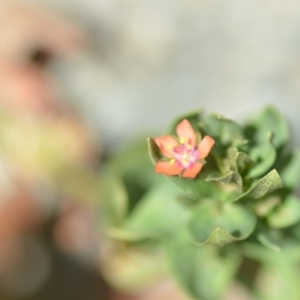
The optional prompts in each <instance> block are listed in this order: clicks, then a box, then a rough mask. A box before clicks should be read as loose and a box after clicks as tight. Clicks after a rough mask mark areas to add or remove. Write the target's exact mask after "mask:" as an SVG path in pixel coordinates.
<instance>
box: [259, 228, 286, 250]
mask: <svg viewBox="0 0 300 300" xmlns="http://www.w3.org/2000/svg"><path fill="white" fill-rule="evenodd" d="M257 239H258V240H259V241H260V242H261V244H262V245H264V246H265V247H267V248H268V249H270V250H273V251H280V250H281V248H282V240H281V236H280V233H279V232H278V231H277V230H271V229H261V230H260V232H259V233H258V234H257Z"/></svg>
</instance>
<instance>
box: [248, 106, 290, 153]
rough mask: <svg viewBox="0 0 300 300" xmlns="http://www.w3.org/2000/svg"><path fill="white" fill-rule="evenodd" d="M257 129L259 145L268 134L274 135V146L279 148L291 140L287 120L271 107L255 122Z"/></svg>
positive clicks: (256, 135)
mask: <svg viewBox="0 0 300 300" xmlns="http://www.w3.org/2000/svg"><path fill="white" fill-rule="evenodd" d="M253 125H254V126H255V127H257V131H256V133H255V140H256V143H257V144H260V143H263V142H264V139H265V135H266V134H267V132H273V133H274V140H273V143H274V146H275V147H276V148H279V147H280V146H283V145H284V144H285V143H287V142H288V140H289V138H290V133H289V127H288V124H287V122H286V120H285V118H284V117H283V116H282V115H281V114H280V112H279V111H278V110H277V108H276V107H274V106H272V105H270V106H268V107H266V108H265V110H264V111H263V112H262V113H261V114H260V116H259V117H258V118H257V119H256V120H255V121H254V122H253Z"/></svg>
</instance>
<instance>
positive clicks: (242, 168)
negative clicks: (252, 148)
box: [235, 152, 254, 174]
mask: <svg viewBox="0 0 300 300" xmlns="http://www.w3.org/2000/svg"><path fill="white" fill-rule="evenodd" d="M253 163H254V162H253V160H252V159H251V158H250V157H249V156H248V155H247V154H246V153H244V152H237V154H236V157H235V170H236V171H238V173H239V174H243V173H244V172H246V171H247V170H248V169H249V168H250V167H251V166H252V165H253Z"/></svg>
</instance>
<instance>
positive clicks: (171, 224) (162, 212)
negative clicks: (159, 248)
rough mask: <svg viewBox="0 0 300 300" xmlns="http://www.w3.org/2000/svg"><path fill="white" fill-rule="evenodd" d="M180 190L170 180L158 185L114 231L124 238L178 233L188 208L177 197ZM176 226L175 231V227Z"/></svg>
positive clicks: (160, 236)
mask: <svg viewBox="0 0 300 300" xmlns="http://www.w3.org/2000/svg"><path fill="white" fill-rule="evenodd" d="M179 195H180V190H179V189H178V188H177V187H176V186H174V185H172V184H171V183H170V182H168V181H163V182H162V183H161V184H159V185H156V186H154V187H153V188H152V189H150V190H149V191H148V192H147V193H146V195H145V196H144V197H143V198H142V199H141V200H140V201H139V203H138V204H137V205H136V207H135V208H134V210H133V212H132V213H131V214H130V216H129V217H128V218H127V219H126V220H125V221H124V223H123V224H122V226H121V227H119V228H114V229H113V231H112V230H111V231H110V234H111V235H113V236H114V237H115V238H119V239H123V240H130V241H132V240H139V239H144V238H147V237H149V238H162V237H165V236H169V235H170V234H174V233H176V230H179V229H180V228H181V226H182V225H183V224H184V222H185V220H186V218H187V213H188V211H187V210H185V208H184V206H182V205H181V203H180V202H179V201H177V198H178V196H179ZM174 230H175V231H174Z"/></svg>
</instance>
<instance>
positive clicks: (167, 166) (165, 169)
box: [155, 161, 183, 176]
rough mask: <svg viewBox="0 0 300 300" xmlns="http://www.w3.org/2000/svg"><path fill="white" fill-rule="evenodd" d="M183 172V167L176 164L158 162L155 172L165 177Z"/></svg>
mask: <svg viewBox="0 0 300 300" xmlns="http://www.w3.org/2000/svg"><path fill="white" fill-rule="evenodd" d="M182 170H183V168H182V166H180V165H179V164H177V163H176V162H175V163H173V164H172V163H170V162H169V161H158V162H157V163H156V165H155V172H156V173H160V174H164V175H169V176H172V175H178V174H179V173H180V172H181V171H182Z"/></svg>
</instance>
